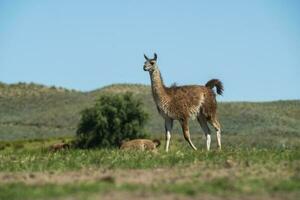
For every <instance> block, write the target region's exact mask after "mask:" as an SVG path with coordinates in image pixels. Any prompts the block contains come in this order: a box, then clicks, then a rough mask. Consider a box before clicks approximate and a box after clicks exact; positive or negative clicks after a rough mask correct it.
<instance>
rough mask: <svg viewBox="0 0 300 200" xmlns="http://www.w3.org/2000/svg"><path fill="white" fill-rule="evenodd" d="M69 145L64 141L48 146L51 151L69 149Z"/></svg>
mask: <svg viewBox="0 0 300 200" xmlns="http://www.w3.org/2000/svg"><path fill="white" fill-rule="evenodd" d="M69 148H70V145H69V144H66V143H58V144H53V145H51V146H50V147H49V150H50V151H52V152H56V151H60V150H65V149H69Z"/></svg>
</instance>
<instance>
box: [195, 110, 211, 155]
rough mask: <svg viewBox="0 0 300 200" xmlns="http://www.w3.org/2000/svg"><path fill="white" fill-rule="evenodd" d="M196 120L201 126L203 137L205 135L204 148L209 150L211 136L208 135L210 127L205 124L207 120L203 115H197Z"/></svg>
mask: <svg viewBox="0 0 300 200" xmlns="http://www.w3.org/2000/svg"><path fill="white" fill-rule="evenodd" d="M197 119H198V122H199V124H200V126H201V128H202V130H203V131H204V134H205V137H206V148H207V150H208V151H209V150H210V143H211V136H210V129H209V127H208V125H207V120H206V118H205V117H204V116H203V115H199V116H198V117H197Z"/></svg>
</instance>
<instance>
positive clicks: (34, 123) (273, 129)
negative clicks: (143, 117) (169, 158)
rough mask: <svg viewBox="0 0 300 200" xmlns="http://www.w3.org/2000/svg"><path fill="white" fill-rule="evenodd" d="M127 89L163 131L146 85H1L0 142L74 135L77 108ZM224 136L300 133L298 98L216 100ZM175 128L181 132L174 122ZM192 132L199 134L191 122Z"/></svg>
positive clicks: (156, 130) (154, 129) (150, 128)
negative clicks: (74, 87)
mask: <svg viewBox="0 0 300 200" xmlns="http://www.w3.org/2000/svg"><path fill="white" fill-rule="evenodd" d="M122 92H132V93H134V95H135V96H136V97H138V98H141V99H142V100H143V102H144V104H145V110H146V111H147V112H148V113H149V114H150V121H149V123H148V125H147V127H146V128H147V131H148V132H149V133H163V132H164V125H163V120H162V118H161V117H160V116H159V115H158V113H157V111H156V107H155V105H154V102H153V100H152V96H151V90H150V87H149V86H145V85H140V84H114V85H110V86H106V87H103V88H101V89H98V90H94V91H91V92H80V91H75V90H68V89H64V88H61V87H59V88H57V87H46V86H43V85H38V84H34V83H31V84H25V83H18V84H4V83H0V140H11V139H25V138H46V137H53V136H70V135H74V134H75V130H76V126H77V123H78V121H79V118H80V111H81V110H83V109H84V108H87V107H89V106H92V105H93V103H94V101H95V100H96V99H97V97H98V96H99V95H101V94H103V93H122ZM218 112H219V116H220V121H221V123H222V125H223V129H224V131H223V132H224V134H265V133H268V134H270V133H271V134H273V135H283V134H289V135H298V136H299V135H300V101H299V100H295V101H276V102H266V103H246V102H232V103H219V108H218ZM174 132H180V133H181V130H180V129H179V127H178V123H176V124H175V130H174ZM191 132H192V135H193V134H199V132H202V131H201V130H200V127H199V125H198V124H197V123H196V122H192V123H191Z"/></svg>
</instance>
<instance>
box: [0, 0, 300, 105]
mask: <svg viewBox="0 0 300 200" xmlns="http://www.w3.org/2000/svg"><path fill="white" fill-rule="evenodd" d="M153 52H156V53H157V54H158V65H159V67H160V70H161V72H162V76H163V78H164V80H165V83H166V84H167V85H169V84H172V83H173V82H176V83H177V84H179V85H182V84H205V83H206V81H208V80H209V79H211V78H219V79H221V80H222V81H223V83H224V86H225V92H224V95H223V97H219V100H221V101H241V100H242V101H268V100H279V99H300V77H299V76H300V1H297V0H294V1H293V0H248V1H246V0H244V1H243V0H236V1H232V0H226V1H223V0H219V1H215V0H207V1H200V0H194V1H192V0H187V1H183V0H181V1H180V0H178V1H174V0H172V1H171V0H151V1H145V0H119V1H117V0H109V1H108V0H107V1H100V0H95V1H90V0H89V1H75V0H69V1H65V0H49V1H47V0H43V1H41V0H27V1H25V0H24V1H21V0H20V1H14V0H0V81H1V82H5V83H15V82H19V81H22V82H36V83H41V84H46V85H49V86H51V85H56V86H63V87H67V88H73V89H78V90H82V91H89V90H93V89H96V88H100V87H103V86H105V85H108V84H112V83H142V84H150V79H149V75H148V74H147V73H146V72H144V71H143V69H142V66H143V63H144V58H143V53H146V54H147V55H149V57H150V56H152V55H153Z"/></svg>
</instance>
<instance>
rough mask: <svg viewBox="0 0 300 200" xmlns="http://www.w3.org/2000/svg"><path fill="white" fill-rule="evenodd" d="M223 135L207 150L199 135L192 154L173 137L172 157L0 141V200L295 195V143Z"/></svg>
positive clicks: (298, 175) (299, 170)
mask: <svg viewBox="0 0 300 200" xmlns="http://www.w3.org/2000/svg"><path fill="white" fill-rule="evenodd" d="M223 138H224V140H223V141H224V148H223V150H222V151H218V150H216V147H215V146H214V149H213V150H212V151H210V152H207V151H206V150H205V148H204V139H203V138H201V137H194V138H193V140H194V141H195V143H196V144H197V146H198V147H200V149H199V150H198V151H192V150H191V149H190V148H189V146H188V145H187V144H186V142H185V141H183V140H182V139H181V137H179V136H175V137H174V138H173V140H172V144H171V151H170V152H169V153H165V152H164V151H163V148H160V150H159V153H151V152H123V151H120V150H118V149H96V150H80V149H70V150H65V151H60V152H55V153H53V152H50V151H49V150H48V147H49V145H51V144H52V143H57V142H61V141H62V140H64V141H69V140H71V139H72V138H66V139H51V140H32V141H15V142H10V143H7V142H2V143H1V146H2V150H1V151H0V160H1V162H0V180H1V183H0V199H44V198H47V199H124V198H128V199H140V198H143V199H154V198H155V199H176V198H177V199H178V198H179V199H199V198H200V197H201V198H202V199H223V198H226V199H241V198H242V199H297V197H299V195H300V193H299V191H300V167H299V166H300V165H299V164H300V151H299V150H300V141H299V138H293V137H285V138H282V137H281V136H274V137H273V138H272V140H270V139H269V138H270V137H260V138H256V139H254V138H252V137H250V136H246V135H245V136H235V135H231V136H226V135H225V136H224V137H223ZM255 140H256V142H255V143H253V141H255ZM249 141H250V142H249ZM251 141H252V142H251ZM213 142H214V143H213V144H214V145H215V141H214V140H213Z"/></svg>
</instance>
